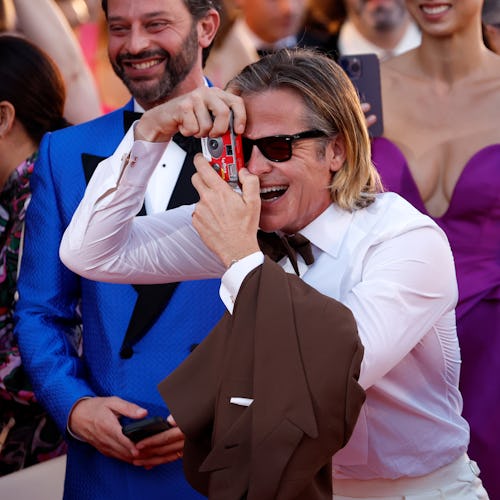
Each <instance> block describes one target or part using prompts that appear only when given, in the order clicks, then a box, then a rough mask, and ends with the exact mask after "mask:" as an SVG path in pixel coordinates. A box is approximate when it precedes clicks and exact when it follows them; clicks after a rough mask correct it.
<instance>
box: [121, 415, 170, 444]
mask: <svg viewBox="0 0 500 500" xmlns="http://www.w3.org/2000/svg"><path fill="white" fill-rule="evenodd" d="M171 428H172V426H171V425H170V424H169V423H168V422H167V421H166V420H165V419H164V418H163V417H151V418H145V419H144V420H139V421H138V422H132V423H130V424H127V425H124V426H123V428H122V432H123V434H125V436H127V437H128V438H129V439H130V440H131V441H133V442H134V443H138V442H139V441H142V440H143V439H146V438H147V437H149V436H153V435H155V434H158V433H159V432H163V431H166V430H168V429H171Z"/></svg>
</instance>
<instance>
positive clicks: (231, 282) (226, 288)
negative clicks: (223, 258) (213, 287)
mask: <svg viewBox="0 0 500 500" xmlns="http://www.w3.org/2000/svg"><path fill="white" fill-rule="evenodd" d="M263 263H264V254H263V253H262V252H255V253H252V254H250V255H247V256H246V257H243V259H240V260H238V261H236V262H235V263H234V264H233V265H231V266H230V267H229V269H228V270H227V271H226V272H225V273H224V274H223V275H222V280H221V285H220V290H219V295H220V298H221V300H222V302H224V305H225V306H226V309H227V310H228V311H229V313H230V314H233V309H234V302H235V301H236V297H237V296H238V292H239V291H240V287H241V284H242V283H243V280H244V279H245V278H246V276H247V274H248V273H249V272H250V271H253V270H254V269H255V268H256V267H258V266H260V265H262V264H263Z"/></svg>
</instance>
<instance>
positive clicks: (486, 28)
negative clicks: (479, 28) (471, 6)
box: [481, 0, 500, 54]
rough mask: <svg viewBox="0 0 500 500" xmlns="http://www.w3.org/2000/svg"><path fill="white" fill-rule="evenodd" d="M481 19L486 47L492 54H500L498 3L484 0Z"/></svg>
mask: <svg viewBox="0 0 500 500" xmlns="http://www.w3.org/2000/svg"><path fill="white" fill-rule="evenodd" d="M481 17H482V21H483V38H484V41H485V44H486V46H487V47H488V48H489V49H490V50H492V51H493V52H496V53H497V54H500V1H499V0H484V4H483V11H482V16H481Z"/></svg>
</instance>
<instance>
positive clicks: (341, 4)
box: [305, 0, 420, 60]
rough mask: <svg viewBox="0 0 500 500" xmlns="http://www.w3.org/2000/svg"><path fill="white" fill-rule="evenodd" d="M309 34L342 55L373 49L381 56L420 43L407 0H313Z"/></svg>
mask: <svg viewBox="0 0 500 500" xmlns="http://www.w3.org/2000/svg"><path fill="white" fill-rule="evenodd" d="M310 2H311V3H310V8H309V11H308V17H307V19H306V23H305V26H306V30H305V32H306V37H312V38H313V39H316V40H318V41H319V43H318V45H319V47H320V48H321V50H322V51H324V52H327V53H328V54H329V55H330V56H332V57H334V58H335V59H336V58H338V56H341V55H350V54H362V53H374V54H377V55H378V56H379V58H380V59H381V60H384V59H388V58H389V57H392V56H394V55H398V54H401V53H403V52H405V51H407V50H409V49H412V48H414V47H416V46H417V45H418V44H419V43H420V32H419V30H418V27H417V26H416V24H415V23H414V21H413V20H412V18H411V16H410V15H409V13H408V11H407V10H406V6H405V4H404V0H336V1H335V2H332V1H329V0H310Z"/></svg>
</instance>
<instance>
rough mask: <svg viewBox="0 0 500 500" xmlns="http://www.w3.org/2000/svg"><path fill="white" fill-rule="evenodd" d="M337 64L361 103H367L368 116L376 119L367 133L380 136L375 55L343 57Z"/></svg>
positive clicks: (380, 110)
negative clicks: (352, 86) (349, 81)
mask: <svg viewBox="0 0 500 500" xmlns="http://www.w3.org/2000/svg"><path fill="white" fill-rule="evenodd" d="M339 64H340V66H342V69H343V70H344V71H345V72H346V74H347V76H348V77H349V79H350V80H351V82H352V84H353V85H354V87H355V88H356V90H357V92H358V95H359V100H360V101H361V103H368V104H369V105H370V114H373V115H375V116H376V117H377V121H376V122H375V123H374V124H373V125H370V127H369V129H368V132H369V133H370V135H371V136H372V137H379V136H381V135H382V134H383V133H384V121H383V117H382V91H381V86H380V61H379V59H378V56H377V55H376V54H354V55H345V56H341V57H340V58H339Z"/></svg>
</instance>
